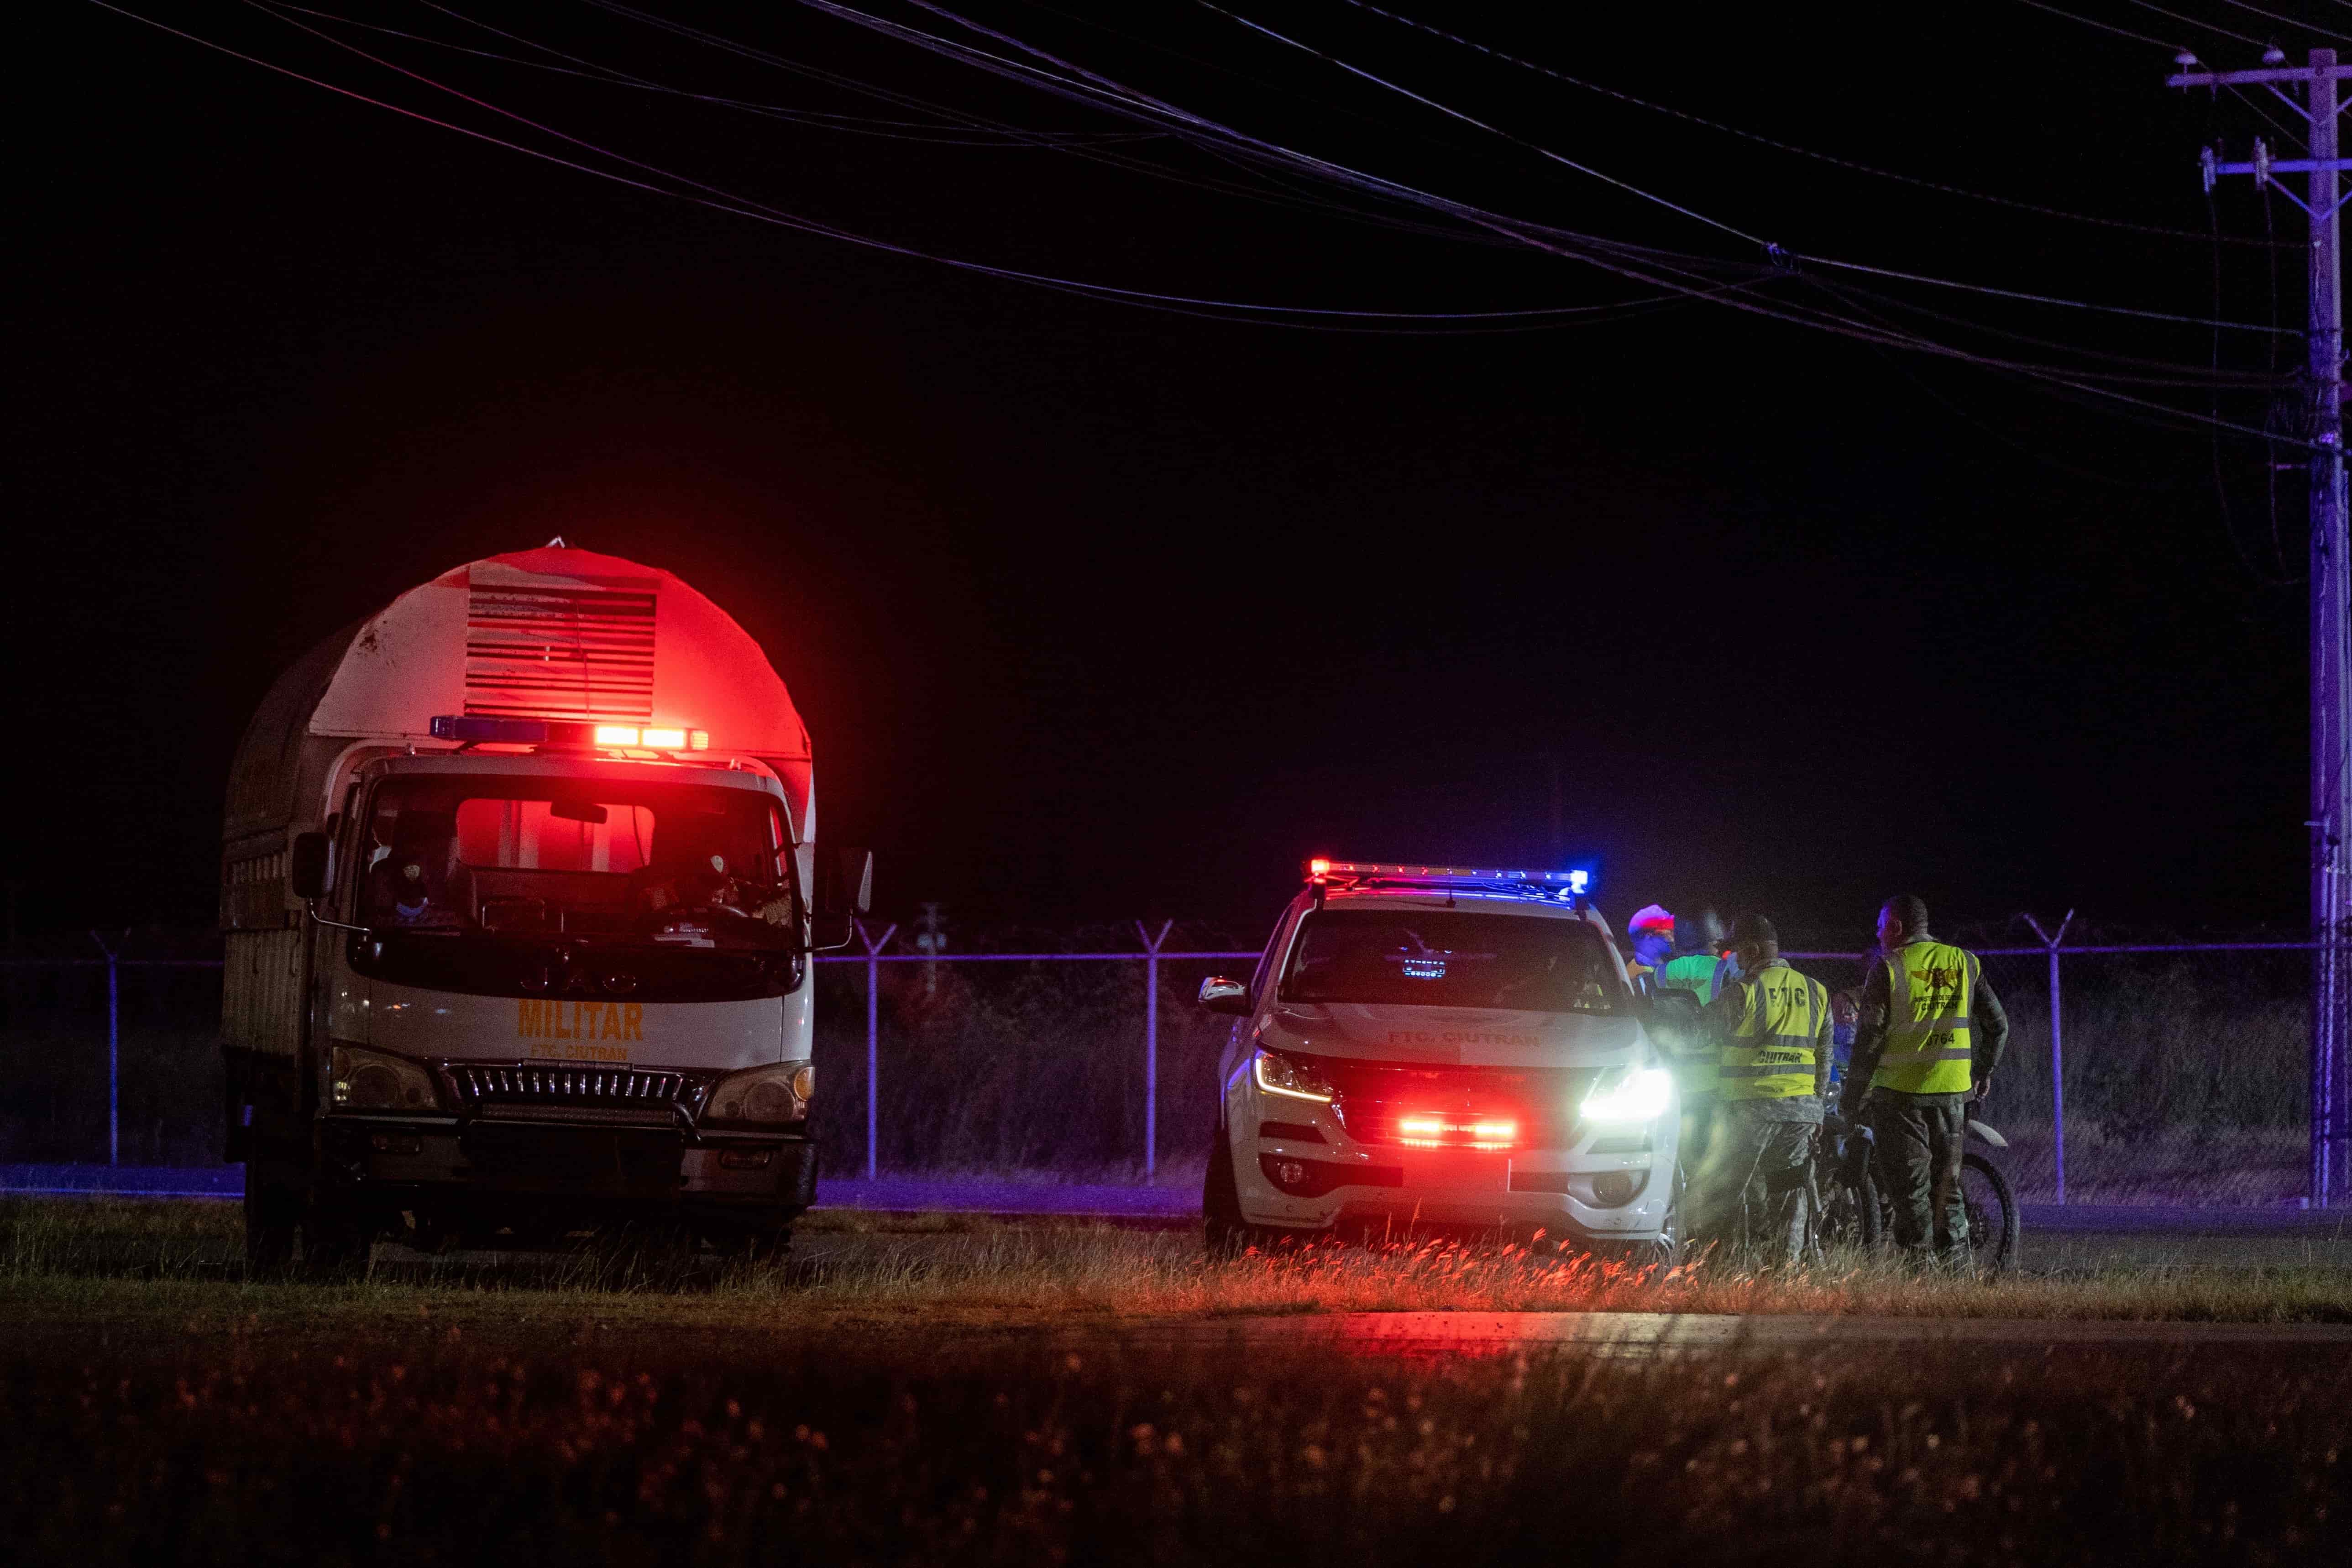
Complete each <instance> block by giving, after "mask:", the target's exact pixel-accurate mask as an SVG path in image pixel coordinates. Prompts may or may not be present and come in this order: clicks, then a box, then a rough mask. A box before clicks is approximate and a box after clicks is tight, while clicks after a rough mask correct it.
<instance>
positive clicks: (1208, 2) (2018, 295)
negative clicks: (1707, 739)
mask: <svg viewBox="0 0 2352 1568" xmlns="http://www.w3.org/2000/svg"><path fill="white" fill-rule="evenodd" d="M914 3H915V4H917V5H922V6H923V8H924V9H925V10H930V9H933V7H931V6H930V5H927V4H924V0H914ZM1194 3H1195V4H1196V5H1200V6H1202V8H1203V9H1204V10H1209V11H1213V12H1215V13H1216V14H1217V15H1219V16H1224V17H1226V18H1228V19H1229V20H1231V21H1234V22H1235V23H1237V24H1239V25H1240V26H1244V27H1246V28H1248V29H1249V30H1250V31H1251V32H1254V33H1256V34H1258V35H1260V36H1261V37H1267V38H1271V39H1273V40H1274V41H1276V43H1279V44H1284V45H1286V46H1287V47H1291V48H1294V49H1297V50H1298V51H1300V52H1301V53H1303V54H1307V55H1312V56H1313V57H1315V58H1317V59H1319V60H1323V61H1325V62H1327V63H1328V64H1330V65H1332V66H1334V67H1337V68H1339V69H1340V70H1343V71H1346V72H1348V73H1349V75H1351V76H1356V77H1360V78H1361V79H1363V80H1365V81H1368V82H1370V83H1372V84H1373V85H1375V86H1377V87H1381V88H1383V89H1387V90H1388V91H1391V92H1394V93H1398V94H1401V95H1402V96H1403V97H1406V98H1409V99H1411V100H1413V101H1414V102H1415V103H1420V104H1424V105H1426V106H1427V107H1429V108H1431V109H1433V110H1437V111H1438V112H1439V113H1441V114H1445V115H1450V116H1452V117H1453V118H1454V119H1456V120H1459V121H1462V122H1463V123H1465V124H1466V125H1475V126H1476V127H1477V128H1478V129H1480V130H1482V131H1486V132H1492V133H1493V134H1494V135H1496V136H1499V137H1501V138H1502V139H1503V140H1505V141H1507V142H1511V143H1513V144H1514V145H1516V146H1520V147H1525V148H1527V149H1528V150H1529V151H1531V152H1534V153H1538V154H1540V155H1541V156H1543V157H1546V158H1549V159H1551V160H1553V161H1554V162H1556V163H1565V164H1567V165H1568V166H1569V167H1570V168H1573V169H1577V170H1579V171H1580V172H1581V173H1585V174H1594V176H1595V177H1596V178H1599V179H1601V180H1604V181H1606V182H1607V183H1608V184H1612V185H1616V186H1618V187H1620V188H1621V189H1629V190H1635V191H1636V194H1638V195H1644V196H1646V197H1647V198H1648V199H1649V200H1651V201H1654V202H1656V203H1658V204H1659V205H1662V206H1667V207H1672V208H1673V209H1674V210H1675V211H1676V212H1678V213H1681V214H1683V216H1686V217H1695V218H1697V219H1698V220H1699V221H1700V222H1702V223H1706V224H1709V225H1711V226H1714V227H1716V228H1719V229H1721V230H1723V231H1724V232H1725V233H1726V234H1729V235H1732V236H1734V237H1737V238H1740V239H1744V240H1747V241H1748V243H1750V244H1752V245H1759V246H1764V247H1765V248H1766V249H1767V250H1768V251H1769V252H1772V253H1774V254H1780V247H1778V246H1773V245H1769V244H1767V243H1766V242H1764V241H1762V240H1759V239H1758V238H1756V237H1755V236H1753V235H1750V234H1747V233H1744V232H1742V231H1741V230H1739V229H1737V228H1734V227H1733V226H1731V225H1729V224H1727V223H1723V222H1720V221H1718V220H1717V219H1715V218H1711V217H1708V216H1706V215H1704V214H1701V213H1696V212H1692V211H1691V210H1689V209H1688V208H1685V207H1682V206H1677V205H1675V204H1674V203H1672V202H1670V201H1667V200H1666V199H1665V198H1664V197H1663V196H1658V195H1651V194H1650V193H1648V192H1643V191H1639V190H1638V189H1637V188H1636V187H1633V186H1629V185H1626V184H1625V183H1624V182H1622V181H1621V180H1617V179H1614V178H1612V176H1610V175H1607V174H1599V173H1598V172H1597V171H1594V170H1591V169H1588V168H1586V167H1585V166H1584V165H1583V164H1580V163H1576V162H1574V161H1573V160H1571V159H1570V158H1568V157H1566V156H1564V155H1563V154H1561V153H1555V152H1552V151H1551V150H1550V149H1549V148H1546V147H1544V146H1541V145H1540V144H1538V143H1537V142H1530V141H1528V140H1527V139H1526V138H1524V137H1520V136H1516V135H1513V134H1512V133H1511V132H1507V131H1503V130H1500V129H1498V128H1496V126H1494V125H1491V124H1489V123H1487V122H1486V121H1483V120H1479V119H1476V118H1475V117H1474V116H1471V115H1469V114H1465V113H1464V112H1463V111H1462V110H1458V109H1454V108H1452V107H1451V106H1449V105H1447V104H1444V103H1441V102H1439V101H1438V100H1435V99H1433V98H1429V97H1426V96H1424V95H1423V94H1421V93H1418V92H1415V91H1413V90H1412V89H1410V88H1407V87H1403V86H1401V85H1399V84H1398V83H1396V82H1392V81H1390V80H1388V79H1386V78H1383V77H1379V76H1375V75H1373V74H1372V73H1371V72H1370V71H1368V70H1365V69H1364V68H1361V67H1360V66H1355V65H1351V64H1349V62H1348V61H1346V60H1343V59H1341V58H1339V57H1338V56H1336V55H1333V54H1330V53H1328V52H1327V51H1325V50H1322V49H1318V48H1317V47H1314V46H1313V45H1311V44H1307V43H1304V42H1301V41H1300V40H1298V39H1297V38H1293V37H1288V36H1287V35H1286V34H1282V33H1277V32H1276V31H1275V30H1274V29H1273V28H1271V27H1267V26H1262V25H1260V24H1259V23H1256V22H1253V21H1251V20H1250V19H1249V18H1248V17H1246V16H1241V15H1240V14H1238V13H1236V12H1233V11H1228V10H1226V9H1225V8H1224V7H1223V6H1221V5H1215V4H1213V0H1194ZM1787 254H1788V255H1789V256H1790V258H1792V259H1795V260H1798V261H1801V262H1808V263H1811V264H1812V265H1815V266H1821V267H1834V268H1840V269H1842V270H1844V271H1849V272H1862V273H1868V274H1870V275H1872V276H1874V277H1879V278H1893V279H1901V280H1902V281H1904V282H1906V283H1924V284H1928V285H1931V286H1933V287H1936V288H1940V289H1965V290H1968V291H1969V292H1971V293H1977V294H1986V295H1991V296H1993V297H1996V298H1999V299H2003V300H2020V301H2023V302H2027V303H2032V304H2037V305H2051V306H2059V307H2063V308H2067V309H2071V310H2098V311H2104V312H2105V313H2108V314H2111V315H2119V316H2135V317H2138V318H2140V319H2142V320H2146V321H2175V322H2179V323H2181V324H2183V325H2187V326H2193V327H2202V326H2213V325H2219V326H2224V327H2228V328H2230V329H2231V330H2233V331H2250V332H2264V331H2275V330H2276V329H2273V328H2270V327H2258V326H2254V325H2252V324H2251V323H2249V322H2243V321H2226V322H2212V321H2208V320H2206V319H2205V318H2203V317H2200V316H2184V315H2179V314H2177V313H2175V312H2172V311H2168V310H2142V309H2139V308H2137V307H2136V306H2130V305H2108V304H2103V303H2099V302H2097V301H2094V300H2069V299H2063V298H2060V297H2058V296H2055V295H2050V294H2041V293H2035V292H2032V291H2030V290H2026V289H2001V288H1996V287H1994V286H1992V285H1990V284H1983V283H1966V282H1961V281H1959V280H1958V279H1949V278H1937V277H1933V276H1930V275H1928V274H1926V273H1919V272H1906V271H1902V270H1898V269H1896V268H1887V267H1874V266H1871V265H1869V264H1867V263H1864V262H1859V261H1842V260H1838V259H1835V258H1831V257H1823V256H1815V255H1812V254H1811V253H1809V252H1800V251H1790V252H1788V253H1787Z"/></svg>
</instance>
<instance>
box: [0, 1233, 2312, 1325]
mask: <svg viewBox="0 0 2352 1568" xmlns="http://www.w3.org/2000/svg"><path fill="white" fill-rule="evenodd" d="M835 1224H836V1225H837V1226H840V1228H835V1229H832V1230H829V1231H816V1232H814V1233H813V1234H811V1235H809V1236H808V1237H805V1238H804V1239H803V1243H802V1245H801V1247H800V1250H799V1256H797V1257H795V1258H792V1259H789V1260H783V1261H776V1262H765V1261H756V1262H750V1263H741V1262H734V1263H722V1262H720V1261H719V1260H716V1259H713V1258H682V1257H680V1256H678V1255H677V1254H676V1253H675V1252H672V1251H669V1250H667V1249H665V1248H663V1247H660V1246H657V1245H655V1246H646V1247H629V1246H614V1247H593V1248H588V1249H584V1250H583V1251H580V1252H576V1253H565V1254H554V1255H543V1256H537V1257H528V1258H515V1259H503V1260H490V1261H484V1260H481V1259H472V1260H468V1261H465V1262H436V1263H423V1262H417V1261H415V1260H410V1261H406V1262H403V1261H398V1260H397V1258H399V1257H400V1256H402V1255H398V1254H395V1253H394V1252H393V1251H391V1250H390V1249H385V1250H384V1251H382V1252H380V1253H379V1256H378V1261H377V1263H376V1265H375V1267H374V1268H373V1271H372V1272H371V1273H370V1274H369V1276H367V1277H366V1278H364V1279H358V1280H354V1281H348V1282H343V1283H308V1282H299V1281H265V1282H246V1281H244V1280H242V1279H240V1278H238V1275H239V1274H240V1272H241V1271H240V1270H239V1269H237V1268H235V1267H234V1266H233V1264H232V1262H231V1260H232V1259H233V1258H234V1256H235V1238H236V1231H235V1226H236V1212H235V1211H234V1210H233V1209H230V1208H228V1207H227V1206H226V1205H222V1206H218V1207H210V1206H199V1205H172V1204H139V1203H102V1204H67V1203H47V1204H43V1203H26V1204H19V1205H9V1206H7V1207H5V1208H0V1321H11V1322H13V1323H14V1324H15V1325H16V1326H17V1327H18V1328H20V1329H22V1330H23V1331H27V1332H37V1331H39V1325H40V1324H41V1323H42V1322H44V1321H48V1320H51V1319H53V1318H55V1317H56V1316H57V1315H58V1314H60V1313H71V1314H74V1315H76V1316H77V1317H89V1316H91V1315H95V1316H98V1317H102V1318H107V1319H110V1320H119V1321H125V1322H134V1321H147V1320H153V1319H158V1318H160V1319H162V1320H166V1321H173V1322H185V1321H189V1320H190V1319H191V1318H193V1319H194V1321H198V1322H199V1323H205V1324H212V1325H215V1326H216V1325H218V1324H221V1323H226V1322H230V1321H239V1320H241V1319H243V1318H245V1317H247V1316H250V1315H251V1314H253V1313H255V1312H260V1313H263V1314H265V1315H266V1316H268V1317H270V1318H272V1319H277V1318H281V1317H282V1318H285V1319H288V1320H299V1319H304V1318H309V1319H312V1320H315V1321H319V1322H322V1323H324V1322H352V1321H376V1320H382V1319H385V1318H401V1317H404V1316H406V1315H409V1314H413V1313H415V1312H416V1311H417V1310H426V1311H430V1312H435V1313H441V1314H445V1315H447V1314H455V1315H456V1316H457V1318H459V1319H462V1320H463V1321H467V1322H469V1323H471V1324H473V1325H475V1326H477V1327H478V1328H482V1329H488V1330H493V1331H495V1330H496V1326H497V1325H498V1324H499V1323H500V1322H502V1321H509V1320H521V1319H528V1320H530V1321H536V1322H539V1323H542V1324H543V1323H546V1322H548V1321H551V1319H552V1320H554V1321H628V1322H632V1323H640V1324H643V1325H646V1326H648V1327H652V1326H656V1325H662V1324H668V1325H674V1326H676V1327H679V1328H695V1327H712V1326H736V1327H761V1328H766V1329H772V1330H778V1331H783V1330H792V1329H797V1328H825V1327H832V1326H838V1325H842V1324H845V1323H891V1322H898V1323H926V1324H930V1323H944V1322H959V1323H966V1324H984V1323H992V1322H1006V1321H1020V1322H1026V1323H1050V1322H1063V1323H1083V1322H1122V1321H1150V1320H1170V1319H1198V1318H1213V1317H1223V1316H1234V1315H1260V1314H1281V1313H1299V1312H1329V1311H1389V1310H1421V1309H1449V1308H1452V1309H1471V1310H1492V1311H1643V1312H1688V1313H1801V1314H1823V1315H1832V1316H1834V1315H1843V1314H1861V1315H1869V1316H1878V1317H1937V1318H2016V1319H2060V1318H2069V1319H2112V1320H2129V1321H2240V1322H2352V1270H2346V1269H2341V1268H2319V1267H2304V1268H2208V1269H2183V1268H2145V1269H2135V1268H2117V1269H2105V1270H2096V1271H2088V1272H2084V1273H2079V1274H2071V1275H2067V1276H2063V1277H2056V1278H2039V1277H2032V1276H2022V1277H2011V1278H2009V1279H2000V1280H1996V1281H1978V1280H1968V1279H1944V1278H1922V1277H1919V1276H1916V1275H1913V1274H1910V1273H1907V1272H1906V1271H1904V1270H1902V1269H1900V1268H1896V1267H1895V1266H1893V1265H1891V1264H1888V1263H1886V1262H1885V1261H1882V1260H1876V1259H1865V1258H1849V1259H1844V1260H1841V1261H1839V1262H1837V1263H1835V1264H1833V1265H1832V1267H1830V1268H1822V1269H1818V1270H1814V1271H1811V1272H1801V1273H1776V1274H1759V1273H1757V1272H1753V1271H1748V1270H1744V1269H1739V1268H1729V1267H1722V1266H1716V1265H1713V1264H1711V1263H1702V1264H1699V1265H1696V1266H1687V1267H1682V1268H1631V1267H1628V1266H1626V1265H1623V1264H1620V1263H1614V1262H1599V1261H1595V1260H1594V1259H1592V1258H1587V1257H1585V1256H1583V1255H1581V1254H1578V1253H1574V1252H1568V1251H1563V1250H1559V1249H1558V1248H1557V1247H1554V1246H1551V1245H1549V1244H1546V1243H1543V1242H1538V1243H1537V1244H1536V1245H1535V1246H1533V1247H1525V1246H1519V1247H1511V1246H1499V1245H1481V1244H1476V1243H1465V1242H1462V1241H1456V1240H1449V1239H1439V1238H1431V1239H1426V1240H1421V1241H1414V1242H1397V1243H1391V1244H1386V1245H1380V1246H1349V1245H1341V1244H1336V1243H1333V1244H1322V1245H1316V1246H1309V1247H1290V1246H1286V1247H1283V1248H1280V1249H1278V1250H1276V1251H1275V1252H1274V1253H1272V1254H1270V1255H1265V1256H1260V1255H1252V1256H1249V1257H1246V1258H1242V1259H1239V1260H1237V1261H1234V1262H1233V1263H1229V1264H1213V1263H1211V1262H1209V1261H1207V1260H1206V1259H1204V1258H1202V1255H1201V1251H1200V1247H1199V1242H1198V1239H1197V1237H1195V1236H1194V1235H1193V1234H1192V1233H1191V1232H1189V1231H1139V1230H1129V1229H1120V1228H1116V1227H1113V1226H1105V1225H1084V1224H1036V1223H1017V1222H1000V1221H994V1220H990V1219H987V1218H985V1217H982V1216H946V1215H937V1216H915V1217H904V1218H886V1217H882V1216H857V1217H856V1218H855V1219H850V1218H849V1217H848V1216H843V1217H842V1218H840V1219H837V1220H835ZM851 1226H855V1227H856V1228H851Z"/></svg>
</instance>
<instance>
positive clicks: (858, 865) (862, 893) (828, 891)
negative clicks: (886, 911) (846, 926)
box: [816, 849, 874, 915]
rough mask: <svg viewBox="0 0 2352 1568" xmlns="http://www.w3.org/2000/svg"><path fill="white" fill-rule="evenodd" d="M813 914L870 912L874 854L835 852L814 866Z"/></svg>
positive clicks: (871, 906)
mask: <svg viewBox="0 0 2352 1568" xmlns="http://www.w3.org/2000/svg"><path fill="white" fill-rule="evenodd" d="M816 878H817V886H816V912H817V913H818V914H820V915H862V914H866V913H867V912H868V911H870V910H872V909H873V908H874V851H873V850H871V849H836V850H835V851H834V852H833V854H832V856H831V857H830V858H819V859H818V861H817V866H816Z"/></svg>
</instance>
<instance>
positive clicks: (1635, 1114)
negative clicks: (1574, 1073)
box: [1582, 1067, 1675, 1121]
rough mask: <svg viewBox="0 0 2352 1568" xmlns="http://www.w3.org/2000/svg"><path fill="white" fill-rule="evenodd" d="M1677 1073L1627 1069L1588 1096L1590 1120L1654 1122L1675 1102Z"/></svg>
mask: <svg viewBox="0 0 2352 1568" xmlns="http://www.w3.org/2000/svg"><path fill="white" fill-rule="evenodd" d="M1674 1099H1675V1075H1674V1074H1672V1073H1670V1072H1668V1071H1667V1070H1666V1069H1665V1068H1639V1067H1637V1068H1622V1069H1620V1070H1619V1071H1617V1072H1614V1073H1612V1074H1610V1075H1609V1076H1608V1077H1606V1078H1604V1079H1601V1081H1600V1082H1599V1083H1596V1084H1594V1085H1593V1086H1592V1092H1591V1093H1590V1094H1588V1095H1586V1096H1585V1097H1584V1106H1583V1111H1582V1114H1583V1119H1584V1120H1585V1121H1655V1120H1657V1118H1659V1117H1661V1116H1663V1115H1664V1114H1665V1112H1666V1107H1667V1106H1669V1105H1671V1104H1673V1103H1674Z"/></svg>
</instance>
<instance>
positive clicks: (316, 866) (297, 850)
mask: <svg viewBox="0 0 2352 1568" xmlns="http://www.w3.org/2000/svg"><path fill="white" fill-rule="evenodd" d="M328 854H329V851H328V845H327V836H326V835H325V834H323V833H298V834H296V835H295V836H294V852H293V854H292V855H291V856H290V857H289V865H288V867H287V873H286V879H287V881H288V882H289V883H290V884H291V885H292V887H293V889H294V896H295V897H296V898H298V899H299V900H302V901H303V902H304V903H309V902H310V900H313V899H323V898H325V897H326V896H327V860H328Z"/></svg>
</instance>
